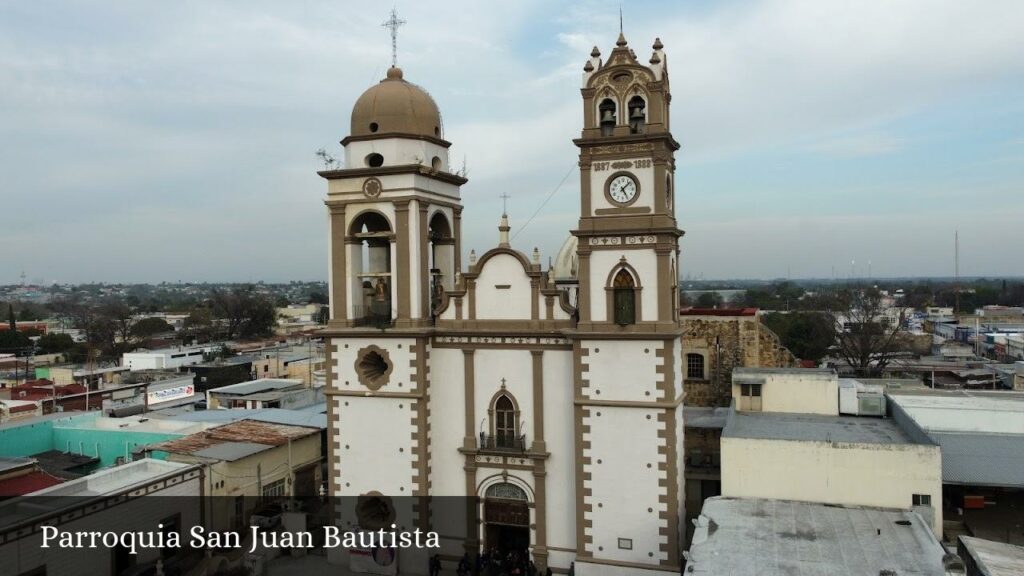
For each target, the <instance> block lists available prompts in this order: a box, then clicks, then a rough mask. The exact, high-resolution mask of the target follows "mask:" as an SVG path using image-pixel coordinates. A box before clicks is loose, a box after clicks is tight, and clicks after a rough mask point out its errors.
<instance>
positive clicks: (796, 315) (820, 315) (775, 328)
mask: <svg viewBox="0 0 1024 576" xmlns="http://www.w3.org/2000/svg"><path fill="white" fill-rule="evenodd" d="M763 322H764V324H765V325H766V326H768V328H770V329H771V330H772V332H775V334H776V335H778V337H779V340H781V341H782V345H783V346H785V347H786V348H787V349H788V350H789V351H790V352H792V353H793V355H794V356H796V357H797V358H800V359H802V360H813V361H815V362H818V361H819V360H821V359H822V358H824V357H825V355H826V354H827V353H828V351H829V348H831V347H832V346H833V345H834V344H835V338H836V335H835V328H834V326H833V321H832V318H831V317H830V316H829V315H828V314H827V313H825V312H790V313H780V312H773V313H771V314H767V315H766V316H764V318H763Z"/></svg>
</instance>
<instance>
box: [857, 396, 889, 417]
mask: <svg viewBox="0 0 1024 576" xmlns="http://www.w3.org/2000/svg"><path fill="white" fill-rule="evenodd" d="M857 413H858V415H859V416H885V396H884V395H882V394H858V395H857Z"/></svg>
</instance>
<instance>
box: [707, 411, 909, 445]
mask: <svg viewBox="0 0 1024 576" xmlns="http://www.w3.org/2000/svg"><path fill="white" fill-rule="evenodd" d="M722 437H723V438H750V439H757V440H794V441H801V442H844V443H849V444H917V442H914V441H913V440H912V439H911V438H910V437H909V436H908V435H907V434H906V433H905V432H904V431H903V430H902V429H901V428H900V427H899V426H898V425H897V424H896V423H895V422H894V421H893V420H892V419H889V418H869V417H866V416H826V415H819V414H791V413H786V412H739V411H733V412H731V413H730V414H729V419H728V422H727V423H726V425H725V429H724V430H723V431H722Z"/></svg>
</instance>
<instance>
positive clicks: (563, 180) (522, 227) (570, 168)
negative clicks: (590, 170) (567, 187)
mask: <svg viewBox="0 0 1024 576" xmlns="http://www.w3.org/2000/svg"><path fill="white" fill-rule="evenodd" d="M575 169H576V162H573V163H572V166H570V167H569V171H568V172H566V173H565V176H562V181H561V182H559V183H558V186H555V189H554V190H552V191H551V193H550V194H548V197H547V198H545V199H544V201H543V202H541V204H540V206H538V207H537V210H536V211H535V212H534V213H533V215H532V216H530V217H529V218H528V219H527V220H526V223H525V224H523V225H522V226H521V227H520V228H519V229H518V230H516V233H515V234H513V235H512V239H513V240H515V239H516V236H519V233H520V232H522V231H523V230H526V227H527V226H529V225H530V222H533V219H534V218H536V217H537V215H538V214H540V211H541V210H543V209H544V207H545V206H547V205H548V202H550V201H551V199H552V198H553V197H554V196H555V193H556V192H558V191H559V190H560V189H561V188H562V185H563V184H565V181H566V180H568V179H569V176H571V175H572V173H573V170H575Z"/></svg>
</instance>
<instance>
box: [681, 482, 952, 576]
mask: <svg viewBox="0 0 1024 576" xmlns="http://www.w3.org/2000/svg"><path fill="white" fill-rule="evenodd" d="M696 523H697V526H696V531H695V533H694V536H693V542H692V543H691V545H690V549H689V551H688V552H686V553H685V562H686V567H685V568H684V570H683V573H684V574H694V575H705V574H706V575H709V576H719V575H721V576H728V575H733V574H736V575H739V574H757V575H758V576H790V575H792V574H835V575H843V576H846V575H849V576H854V575H857V576H860V575H869V574H870V575H886V574H889V575H897V574H918V575H921V576H946V575H947V574H950V572H947V571H946V568H947V566H948V565H949V564H957V563H959V559H957V558H956V557H955V556H952V555H947V554H946V552H945V550H944V549H943V547H942V545H941V544H940V543H939V541H938V540H937V539H936V538H935V536H934V535H933V534H932V531H931V530H930V529H929V524H928V522H927V521H925V520H922V518H921V517H920V516H919V515H918V514H916V513H915V512H913V511H911V510H906V509H887V508H877V507H870V506H851V505H835V504H828V505H826V504H819V503H812V502H800V501H791V500H771V499H764V498H728V497H718V498H711V499H709V500H708V501H707V502H705V503H704V509H703V510H702V511H701V513H700V516H699V517H698V518H697V522H696Z"/></svg>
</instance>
